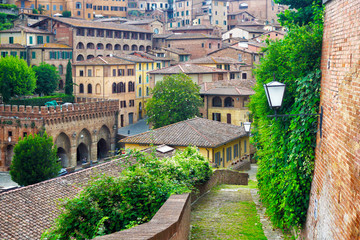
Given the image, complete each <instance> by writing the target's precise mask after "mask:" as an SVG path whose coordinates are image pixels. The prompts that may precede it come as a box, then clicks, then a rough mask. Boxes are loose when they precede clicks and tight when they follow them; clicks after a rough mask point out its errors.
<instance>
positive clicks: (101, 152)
mask: <svg viewBox="0 0 360 240" xmlns="http://www.w3.org/2000/svg"><path fill="white" fill-rule="evenodd" d="M107 153H108V148H107V144H106V141H105V139H103V138H101V139H100V140H99V141H98V143H97V159H98V160H100V159H102V158H105V157H107Z"/></svg>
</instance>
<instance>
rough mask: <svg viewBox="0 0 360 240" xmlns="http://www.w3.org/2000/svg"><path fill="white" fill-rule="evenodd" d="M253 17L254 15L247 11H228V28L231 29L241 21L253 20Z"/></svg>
mask: <svg viewBox="0 0 360 240" xmlns="http://www.w3.org/2000/svg"><path fill="white" fill-rule="evenodd" d="M255 19H256V17H255V16H253V15H251V14H250V13H248V12H247V11H239V12H232V13H228V30H230V29H233V28H234V27H236V26H237V25H239V24H241V23H243V22H248V21H254V20H255Z"/></svg>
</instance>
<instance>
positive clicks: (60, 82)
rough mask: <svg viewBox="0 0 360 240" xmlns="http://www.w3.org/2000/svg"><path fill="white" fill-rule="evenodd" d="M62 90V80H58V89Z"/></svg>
mask: <svg viewBox="0 0 360 240" xmlns="http://www.w3.org/2000/svg"><path fill="white" fill-rule="evenodd" d="M63 88H64V81H63V80H62V79H60V80H59V89H60V90H62V89H63Z"/></svg>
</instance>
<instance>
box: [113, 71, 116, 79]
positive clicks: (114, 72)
mask: <svg viewBox="0 0 360 240" xmlns="http://www.w3.org/2000/svg"><path fill="white" fill-rule="evenodd" d="M113 77H116V69H113Z"/></svg>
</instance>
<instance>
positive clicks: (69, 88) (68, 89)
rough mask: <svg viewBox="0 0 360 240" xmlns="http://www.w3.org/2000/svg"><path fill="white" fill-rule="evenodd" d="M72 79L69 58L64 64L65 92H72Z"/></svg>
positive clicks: (69, 93) (70, 93)
mask: <svg viewBox="0 0 360 240" xmlns="http://www.w3.org/2000/svg"><path fill="white" fill-rule="evenodd" d="M73 85H74V84H73V80H72V69H71V62H70V60H69V62H68V64H67V66H66V80H65V94H67V95H72V94H73Z"/></svg>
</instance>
